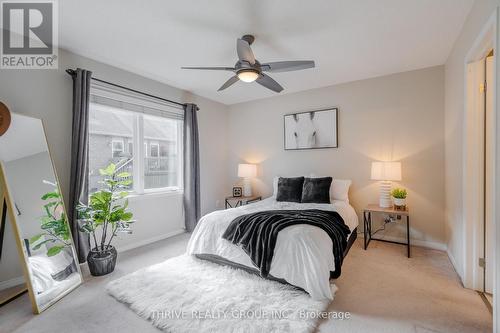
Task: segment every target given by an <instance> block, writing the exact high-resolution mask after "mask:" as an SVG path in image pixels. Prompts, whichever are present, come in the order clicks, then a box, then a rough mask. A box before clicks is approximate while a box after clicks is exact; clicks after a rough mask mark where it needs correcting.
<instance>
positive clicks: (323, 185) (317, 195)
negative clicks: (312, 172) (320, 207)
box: [301, 177, 332, 203]
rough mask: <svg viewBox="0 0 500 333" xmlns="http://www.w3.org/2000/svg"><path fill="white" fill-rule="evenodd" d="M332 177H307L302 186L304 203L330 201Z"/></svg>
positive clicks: (302, 200)
mask: <svg viewBox="0 0 500 333" xmlns="http://www.w3.org/2000/svg"><path fill="white" fill-rule="evenodd" d="M331 185H332V177H323V178H305V179H304V184H303V186H302V199H301V202H303V203H330V186H331Z"/></svg>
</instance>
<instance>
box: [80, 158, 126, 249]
mask: <svg viewBox="0 0 500 333" xmlns="http://www.w3.org/2000/svg"><path fill="white" fill-rule="evenodd" d="M119 164H120V163H119ZM123 166H124V163H121V166H117V165H115V164H113V163H111V164H109V165H108V166H107V167H106V168H104V169H99V173H100V174H101V175H102V176H104V180H103V181H101V184H103V185H104V188H103V189H102V190H99V191H96V192H94V193H92V194H91V195H90V197H89V203H88V205H84V204H79V205H78V207H77V211H78V213H79V218H80V219H81V220H82V221H83V224H82V225H81V231H83V232H85V233H88V234H90V235H92V239H93V240H94V245H95V247H94V250H95V251H98V252H104V251H106V250H107V249H108V248H109V247H110V245H111V241H112V240H113V238H114V237H115V236H116V234H117V233H118V232H126V233H131V231H130V224H131V223H133V222H135V221H133V220H132V217H133V214H132V213H131V212H130V211H129V210H128V199H126V197H127V196H128V194H129V193H128V192H127V191H125V189H126V188H127V187H128V186H129V185H130V184H131V183H132V180H130V179H129V177H130V174H129V173H128V172H120V171H119V170H120V168H121V167H123ZM98 229H101V230H102V233H101V237H100V238H101V239H100V240H99V242H98V240H97V235H96V231H97V230H98ZM109 229H111V232H110V230H109ZM109 232H110V234H109ZM108 238H109V239H108ZM106 242H107V244H106Z"/></svg>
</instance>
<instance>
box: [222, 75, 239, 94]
mask: <svg viewBox="0 0 500 333" xmlns="http://www.w3.org/2000/svg"><path fill="white" fill-rule="evenodd" d="M238 80H239V79H238V76H237V75H235V76H233V77H231V78H230V79H229V80H227V81H226V82H225V83H224V84H223V85H222V86H221V87H220V88H219V89H218V90H217V91H221V90H224V89H226V88H227V87H230V86H232V85H233V84H235V83H236V82H237V81H238Z"/></svg>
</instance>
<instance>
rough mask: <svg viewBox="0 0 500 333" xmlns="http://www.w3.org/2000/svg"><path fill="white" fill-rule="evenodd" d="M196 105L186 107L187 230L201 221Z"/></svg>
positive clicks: (185, 183) (185, 205)
mask: <svg viewBox="0 0 500 333" xmlns="http://www.w3.org/2000/svg"><path fill="white" fill-rule="evenodd" d="M197 111H198V107H197V106H196V104H186V105H184V216H185V223H186V230H187V231H188V232H191V231H193V230H194V227H195V226H196V223H198V220H199V219H200V214H201V213H200V211H201V209H200V148H199V138H198V117H197V115H196V112H197Z"/></svg>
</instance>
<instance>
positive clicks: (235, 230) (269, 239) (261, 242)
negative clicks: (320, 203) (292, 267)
mask: <svg viewBox="0 0 500 333" xmlns="http://www.w3.org/2000/svg"><path fill="white" fill-rule="evenodd" d="M296 224H307V225H312V226H315V227H319V228H321V229H323V230H324V231H325V232H326V233H327V234H328V236H330V238H331V239H332V242H333V256H334V258H335V272H333V274H331V277H332V278H334V279H336V278H338V277H339V276H340V273H341V266H342V261H343V259H344V257H343V254H344V250H345V248H346V246H347V235H348V234H349V233H350V230H349V228H348V227H347V226H346V225H345V223H344V220H343V219H342V217H340V215H339V213H337V212H332V211H325V210H318V209H308V210H269V211H262V212H257V213H252V214H247V215H242V216H239V217H237V218H235V219H234V220H233V221H232V222H231V224H230V225H229V226H228V227H227V229H226V231H225V232H224V234H223V235H222V238H224V239H227V240H228V241H230V242H231V243H233V244H236V245H238V246H240V247H241V248H242V249H243V250H244V251H245V252H246V253H247V254H248V256H249V257H250V259H251V260H252V262H253V263H254V265H255V266H256V267H257V268H258V269H259V270H260V275H261V276H262V277H267V276H268V275H269V271H270V269H271V261H272V259H273V255H274V247H275V246H276V240H277V238H278V233H279V232H280V231H281V230H283V229H284V228H286V227H289V226H292V225H296Z"/></svg>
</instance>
